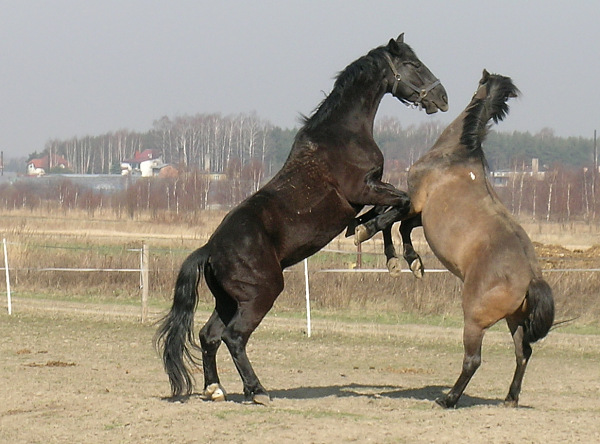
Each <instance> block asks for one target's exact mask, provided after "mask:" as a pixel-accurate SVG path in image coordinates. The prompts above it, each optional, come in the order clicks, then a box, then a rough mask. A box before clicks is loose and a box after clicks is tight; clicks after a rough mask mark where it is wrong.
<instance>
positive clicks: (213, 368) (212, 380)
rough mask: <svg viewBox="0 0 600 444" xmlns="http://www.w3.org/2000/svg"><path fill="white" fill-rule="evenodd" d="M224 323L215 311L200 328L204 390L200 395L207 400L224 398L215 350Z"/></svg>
mask: <svg viewBox="0 0 600 444" xmlns="http://www.w3.org/2000/svg"><path fill="white" fill-rule="evenodd" d="M224 330H225V324H224V323H223V321H222V320H221V318H220V317H219V314H218V313H217V311H216V310H215V311H213V313H212V315H211V316H210V318H209V319H208V321H207V322H206V324H205V325H204V327H202V329H201V330H200V346H201V348H202V368H203V371H204V392H203V394H202V396H203V397H204V398H205V399H208V400H213V401H217V400H224V399H225V391H224V389H223V387H221V381H220V380H219V375H218V373H217V350H218V349H219V346H220V345H221V335H222V334H223V331H224Z"/></svg>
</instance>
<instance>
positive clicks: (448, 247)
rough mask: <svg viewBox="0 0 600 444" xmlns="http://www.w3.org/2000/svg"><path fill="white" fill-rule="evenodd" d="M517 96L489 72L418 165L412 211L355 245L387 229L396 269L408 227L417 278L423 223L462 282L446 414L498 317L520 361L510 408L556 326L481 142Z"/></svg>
mask: <svg viewBox="0 0 600 444" xmlns="http://www.w3.org/2000/svg"><path fill="white" fill-rule="evenodd" d="M517 94H518V90H517V88H516V87H515V86H514V84H513V83H512V81H511V79H510V78H508V77H503V76H500V75H494V74H489V73H488V72H487V71H484V72H483V77H482V79H481V80H480V82H479V87H478V89H477V91H476V92H475V94H474V96H473V99H472V100H471V102H470V103H469V105H468V106H467V108H466V109H465V110H464V111H463V112H462V114H460V115H459V116H458V118H457V119H456V120H455V121H454V122H453V123H452V124H450V126H448V128H446V129H445V130H444V132H443V133H442V134H441V135H440V137H439V139H438V140H437V142H436V143H435V144H434V146H433V147H432V148H431V150H430V151H429V152H427V153H426V154H425V155H424V156H423V157H422V158H421V159H419V160H418V161H417V162H416V163H415V164H414V165H413V166H412V167H411V169H410V172H409V175H408V188H409V195H410V198H411V211H410V214H409V215H407V214H406V210H405V209H404V208H399V209H398V208H396V209H391V210H389V211H387V212H385V213H383V214H381V215H380V216H377V217H376V218H375V219H371V220H370V221H368V222H366V223H365V225H362V226H359V227H358V228H357V230H356V236H357V238H358V241H363V240H365V239H367V238H369V237H370V236H372V235H373V234H375V232H377V231H378V230H380V229H384V234H385V236H384V244H385V252H386V256H387V258H388V267H390V266H391V265H393V263H391V262H390V260H393V259H394V257H395V252H394V248H393V245H392V243H391V235H390V228H391V224H392V223H393V222H394V221H397V220H403V222H402V224H401V228H400V231H401V234H402V240H403V242H404V257H405V259H406V260H407V262H408V263H409V265H410V267H411V269H412V270H413V272H414V273H415V274H416V275H417V276H420V275H422V272H423V265H422V262H421V260H420V258H419V256H418V255H417V254H416V252H415V251H414V249H413V248H412V244H411V242H410V231H411V230H412V228H413V227H415V226H419V225H421V224H422V225H423V230H424V234H425V237H426V239H427V242H428V243H429V245H430V246H431V249H432V250H433V252H434V253H435V255H436V256H437V257H438V258H439V259H440V261H441V262H442V263H443V264H444V265H445V266H446V267H447V268H448V270H450V271H451V272H452V273H454V274H455V275H456V276H458V277H459V278H460V279H461V280H462V281H463V282H464V287H463V301H462V305H463V311H464V323H465V324H464V332H463V341H464V348H465V353H464V360H463V365H462V372H461V374H460V376H459V378H458V380H457V381H456V383H455V384H454V387H452V389H451V390H450V392H449V393H448V394H446V395H444V396H442V397H441V398H439V399H437V400H436V402H437V403H438V404H440V405H441V406H443V407H453V406H455V405H456V403H457V401H458V399H459V397H460V396H461V394H462V393H463V391H464V390H465V387H466V386H467V384H468V383H469V381H470V379H471V377H472V376H473V374H474V373H475V371H476V370H477V368H478V367H479V366H480V363H481V343H482V340H483V335H484V333H485V331H486V329H488V328H489V327H491V326H492V325H493V324H495V323H496V322H498V321H499V320H501V319H506V322H507V323H508V327H509V329H510V332H511V334H512V337H513V341H514V345H515V354H516V358H517V367H516V370H515V373H514V377H513V380H512V383H511V385H510V389H509V392H508V396H507V397H506V400H505V404H506V405H510V406H517V404H518V400H519V393H520V391H521V382H522V380H523V375H524V373H525V368H526V366H527V362H528V361H529V358H530V356H531V346H530V344H531V343H532V342H535V341H537V340H538V339H541V338H543V337H544V336H546V334H547V333H548V331H549V329H550V327H551V326H552V323H553V321H554V301H553V297H552V291H551V289H550V287H549V285H548V284H547V283H546V281H545V280H544V279H543V278H542V272H541V269H540V267H539V265H538V262H537V259H536V257H535V252H534V249H533V246H532V244H531V241H530V240H529V237H528V236H527V234H526V233H525V231H524V230H523V228H522V227H521V226H520V225H519V224H518V223H517V222H516V221H515V220H514V219H513V217H512V216H511V214H510V213H509V212H508V210H507V209H506V208H505V207H504V205H503V204H502V203H501V202H500V200H499V198H498V196H497V195H496V193H495V192H494V190H493V189H492V186H491V185H490V183H489V181H488V179H487V174H486V173H487V168H486V167H487V164H486V160H485V156H484V152H483V149H482V142H483V140H484V139H485V137H486V134H487V130H488V127H489V124H488V122H489V121H490V120H493V121H494V122H496V123H497V122H498V121H500V120H502V119H503V118H504V117H505V116H506V114H507V113H508V104H507V101H508V99H509V98H511V97H516V96H517ZM376 211H378V210H375V212H376ZM371 215H372V213H371ZM368 217H369V216H367V218H368ZM407 217H408V219H406V218H407Z"/></svg>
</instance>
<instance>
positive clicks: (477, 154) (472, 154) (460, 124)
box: [429, 107, 485, 166]
mask: <svg viewBox="0 0 600 444" xmlns="http://www.w3.org/2000/svg"><path fill="white" fill-rule="evenodd" d="M467 109H468V107H467ZM466 116H467V110H465V111H463V112H462V113H461V114H460V115H459V116H458V117H457V118H456V119H455V120H454V121H453V122H452V123H451V124H450V125H448V127H446V129H445V130H444V131H443V132H442V134H440V137H439V138H438V140H437V141H436V142H435V144H434V145H433V147H431V150H430V151H429V152H430V153H431V154H432V155H435V156H436V157H439V156H443V157H444V159H445V161H447V162H448V161H449V162H456V163H459V162H465V161H468V160H476V161H478V162H479V161H480V162H482V165H484V166H485V158H484V153H483V150H481V149H477V150H469V149H468V148H467V147H466V146H465V145H464V144H462V143H461V137H462V135H463V130H464V120H465V118H466Z"/></svg>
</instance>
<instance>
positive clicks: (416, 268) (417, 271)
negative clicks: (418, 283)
mask: <svg viewBox="0 0 600 444" xmlns="http://www.w3.org/2000/svg"><path fill="white" fill-rule="evenodd" d="M410 271H412V274H413V275H414V276H415V277H416V278H417V279H421V278H422V277H423V274H424V273H425V268H424V267H423V262H421V259H419V258H417V259H415V260H414V261H412V262H411V264H410Z"/></svg>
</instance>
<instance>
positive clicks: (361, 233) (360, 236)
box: [354, 225, 371, 246]
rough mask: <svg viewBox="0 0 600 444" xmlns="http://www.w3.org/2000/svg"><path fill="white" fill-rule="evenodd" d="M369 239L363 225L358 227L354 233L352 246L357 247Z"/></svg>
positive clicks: (368, 234) (369, 236)
mask: <svg viewBox="0 0 600 444" xmlns="http://www.w3.org/2000/svg"><path fill="white" fill-rule="evenodd" d="M369 239H371V235H370V233H369V231H368V230H367V227H365V226H364V225H359V226H358V227H356V230H355V231H354V245H356V246H358V245H359V244H361V243H363V242H364V241H366V240H369Z"/></svg>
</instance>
